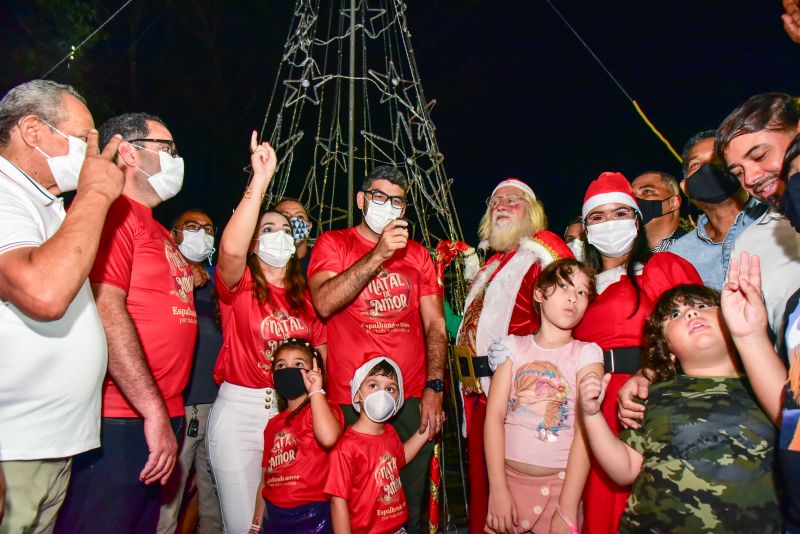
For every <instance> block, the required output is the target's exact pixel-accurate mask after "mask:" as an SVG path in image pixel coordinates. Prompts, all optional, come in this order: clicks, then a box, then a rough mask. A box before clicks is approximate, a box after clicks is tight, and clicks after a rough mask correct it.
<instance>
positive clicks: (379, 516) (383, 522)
mask: <svg viewBox="0 0 800 534" xmlns="http://www.w3.org/2000/svg"><path fill="white" fill-rule="evenodd" d="M405 464H406V455H405V451H404V450H403V443H402V442H401V441H400V437H399V436H398V435H397V432H396V431H395V430H394V428H392V427H391V426H390V425H385V426H384V427H383V434H381V435H378V436H374V435H371V434H362V433H360V432H356V431H355V430H353V427H349V428H348V429H347V430H345V431H344V435H343V436H342V437H341V438H340V439H339V442H338V443H337V444H336V448H335V449H334V450H333V453H331V466H330V471H329V473H328V482H327V483H326V484H325V493H327V494H328V495H331V496H334V497H341V498H342V499H345V500H346V501H347V509H348V511H349V512H350V528H351V529H352V531H353V534H358V533H364V534H367V533H369V534H377V533H383V532H397V531H398V530H399V529H400V528H401V527H402V526H403V525H405V524H406V521H408V507H407V505H406V495H405V492H404V491H403V483H402V482H400V469H402V468H403V466H405Z"/></svg>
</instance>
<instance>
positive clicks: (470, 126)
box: [0, 0, 800, 243]
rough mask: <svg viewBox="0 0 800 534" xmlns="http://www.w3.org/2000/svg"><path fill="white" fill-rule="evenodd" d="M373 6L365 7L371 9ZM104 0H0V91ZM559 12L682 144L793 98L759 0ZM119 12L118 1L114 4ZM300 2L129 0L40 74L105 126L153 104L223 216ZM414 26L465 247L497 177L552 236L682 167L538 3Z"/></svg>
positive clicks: (772, 6) (788, 70)
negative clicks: (603, 201) (598, 200)
mask: <svg viewBox="0 0 800 534" xmlns="http://www.w3.org/2000/svg"><path fill="white" fill-rule="evenodd" d="M373 1H374V0H373ZM123 3H124V2H123V0H118V1H115V2H93V1H86V2H78V1H68V0H52V1H42V0H39V1H33V2H31V1H25V2H24V1H9V2H5V3H4V5H3V6H2V7H0V24H2V26H0V27H2V29H3V32H2V37H0V47H1V48H2V50H3V57H4V58H5V59H6V61H4V69H3V71H4V72H3V73H2V74H0V90H2V92H3V93H5V91H7V90H8V89H9V88H10V87H12V86H13V85H15V84H17V83H19V82H22V81H25V80H29V79H32V78H36V77H40V76H41V75H42V74H43V73H44V72H45V71H47V70H48V69H49V68H50V67H51V66H52V65H54V64H55V63H56V62H57V61H58V60H59V59H60V58H61V57H62V56H63V55H64V54H65V53H66V51H67V50H68V49H69V45H70V44H77V43H79V42H80V41H82V40H83V38H84V37H85V36H86V35H88V33H90V32H91V31H92V30H93V29H94V28H96V27H97V26H98V25H99V23H100V22H102V21H104V20H106V19H107V18H108V17H109V16H110V15H111V13H113V12H114V11H115V10H116V9H117V8H118V7H119V6H121V5H122V4H123ZM554 3H555V4H556V6H557V7H558V8H559V10H561V12H562V14H563V15H564V16H565V17H566V18H567V19H568V20H569V21H570V22H571V23H572V25H573V26H574V27H575V28H576V30H577V31H578V32H579V33H580V34H581V36H582V37H583V38H584V39H585V40H586V41H587V43H588V44H589V45H590V46H591V47H592V48H593V50H594V51H595V53H597V55H598V56H599V57H600V58H601V59H602V60H603V62H604V63H605V64H606V66H607V67H608V69H609V70H610V71H611V72H612V73H613V74H614V75H615V76H616V78H617V79H618V80H619V82H620V83H621V84H622V86H623V87H624V88H625V89H626V90H627V91H628V93H629V94H630V95H631V96H632V97H633V98H634V99H636V100H638V102H639V103H640V105H641V106H642V107H643V108H644V110H645V112H646V113H647V114H648V116H649V117H650V119H651V120H652V121H653V122H654V123H655V124H656V126H657V127H658V128H659V129H660V130H661V132H662V133H663V134H664V135H665V136H666V137H667V138H668V139H669V140H670V141H671V142H672V144H673V146H674V147H675V148H676V150H678V151H679V152H680V150H681V148H682V146H683V144H684V142H685V140H686V139H687V138H688V137H689V136H690V135H692V134H693V133H694V132H696V131H698V130H703V129H709V128H714V127H716V126H717V125H718V124H719V123H720V122H721V120H722V119H723V118H724V117H725V116H726V115H727V114H728V112H729V111H731V110H732V109H733V108H734V107H735V106H736V105H738V104H739V103H741V102H743V101H744V100H745V99H746V98H748V97H749V96H751V95H753V94H756V93H760V92H765V91H771V90H779V91H785V92H789V93H793V92H795V93H796V92H797V85H798V75H797V73H796V67H795V65H796V63H797V61H798V59H800V47H798V46H797V45H794V44H793V43H792V42H791V41H790V40H789V39H788V37H787V36H786V35H785V33H784V32H783V29H782V26H781V20H780V14H781V13H782V8H781V5H780V1H779V0H771V1H768V2H765V1H761V0H758V1H756V0H750V1H748V2H745V1H743V2H718V1H710V0H707V1H697V0H694V1H688V0H680V1H671V2H642V1H617V2H586V1H583V2H567V1H564V0H557V1H555V0H554ZM110 4H113V5H110ZM292 5H293V2H289V1H276V0H273V1H262V2H256V1H241V2H212V1H210V0H208V1H195V2H190V1H173V2H163V1H155V0H135V1H134V2H133V3H132V4H131V5H130V6H128V7H127V8H126V9H125V10H124V11H122V12H121V13H120V15H118V16H117V17H116V18H115V19H114V20H113V21H111V23H109V24H108V25H107V26H106V27H105V28H103V30H101V32H99V33H98V36H97V37H96V38H94V39H92V40H91V41H90V42H89V43H87V45H85V46H84V48H83V49H82V50H81V51H79V53H78V54H77V56H76V58H75V60H74V61H72V62H70V63H69V65H67V64H66V63H65V64H64V65H62V66H61V67H59V68H58V69H56V70H55V71H54V72H53V73H52V74H51V75H50V76H49V77H50V78H51V79H54V80H57V81H62V82H66V83H71V84H73V85H75V86H76V87H77V88H78V89H79V90H80V91H81V92H82V93H83V94H84V95H85V96H86V97H87V99H88V100H89V107H90V109H91V110H92V112H93V114H94V117H95V121H96V123H97V124H98V125H99V124H101V123H102V122H103V121H104V120H105V119H107V118H108V117H110V116H112V115H115V114H118V113H122V112H125V111H147V112H150V113H154V114H156V115H159V116H161V117H162V118H163V119H164V120H165V121H166V122H167V124H168V125H169V127H170V129H171V130H172V132H173V134H174V136H175V139H176V141H177V143H178V147H179V150H180V152H181V155H182V156H183V157H184V159H185V160H186V169H187V171H186V179H185V182H184V190H183V191H182V192H181V193H180V194H179V196H178V197H176V198H175V199H173V200H171V201H169V202H167V203H166V204H165V205H163V206H162V207H160V208H159V209H158V210H157V212H156V213H157V215H158V216H159V217H160V218H161V219H162V222H165V223H166V224H169V222H170V219H171V218H172V217H174V216H175V215H176V214H177V213H179V212H180V211H181V210H183V209H185V208H188V207H194V206H196V207H201V208H205V209H207V210H209V212H210V213H211V215H212V217H213V218H215V220H216V221H217V222H218V223H220V224H221V223H224V221H225V219H226V218H227V217H228V216H229V214H230V212H231V209H233V207H235V205H236V202H237V200H238V198H239V197H240V195H241V192H242V191H243V189H244V186H245V183H246V175H245V174H244V173H243V172H242V167H243V166H244V165H245V164H247V163H248V153H247V141H248V139H249V131H250V130H252V129H254V128H255V129H259V128H260V126H261V122H262V120H263V118H264V113H265V109H266V103H267V100H268V98H269V93H270V91H271V90H272V86H273V83H274V78H275V72H276V70H277V67H278V63H279V59H280V57H281V54H282V51H283V43H284V41H285V39H286V34H287V31H288V27H289V23H290V21H291V17H292ZM407 5H408V10H407V17H408V22H409V27H410V30H411V32H412V44H413V47H414V51H415V57H416V61H417V65H418V68H419V70H420V73H421V77H422V82H423V85H424V90H425V94H426V96H427V97H428V99H436V101H437V104H436V106H435V107H434V108H433V112H432V119H433V122H434V123H435V125H436V127H437V130H436V132H437V139H438V142H439V146H440V149H441V151H442V152H443V153H444V155H445V168H446V171H447V174H448V176H449V177H450V178H451V179H452V180H453V194H454V197H455V200H456V205H457V206H458V208H459V209H458V211H459V213H458V215H459V218H460V220H461V225H462V228H463V229H464V234H465V237H466V238H467V240H468V241H470V242H471V243H475V242H476V241H477V238H476V237H475V234H476V229H477V222H478V219H479V217H480V215H481V214H482V213H483V211H484V209H485V205H484V204H483V200H484V199H485V198H486V196H488V194H489V193H490V192H491V189H492V188H493V186H494V184H496V183H497V182H498V181H499V180H500V179H502V178H503V177H508V176H516V177H519V178H522V179H523V180H525V181H527V182H528V183H529V184H530V185H531V186H532V187H533V189H534V190H535V191H536V193H537V195H538V196H539V197H540V198H541V199H542V200H543V202H544V204H545V208H546V211H547V213H548V216H549V218H550V221H551V228H552V229H553V230H554V231H556V232H558V233H561V232H562V231H563V227H564V225H565V224H566V222H567V221H568V220H569V219H570V218H572V217H573V216H575V215H577V214H578V213H579V210H580V205H581V203H582V199H583V193H584V191H585V189H586V186H587V185H588V183H589V181H590V180H592V179H593V178H594V177H596V176H597V175H598V174H599V173H600V172H602V171H605V170H616V171H621V172H622V173H624V174H625V175H626V176H628V177H629V178H633V177H634V176H636V174H638V173H639V172H641V171H644V170H648V169H654V170H663V171H667V172H670V173H672V174H675V175H679V174H680V167H679V164H678V162H677V161H676V160H675V159H674V157H673V156H672V155H671V154H670V153H669V152H668V151H667V149H666V148H665V147H664V146H663V145H662V144H661V142H660V141H659V140H658V139H657V138H656V137H655V136H654V135H653V134H652V133H650V131H649V129H648V128H647V126H646V125H645V124H644V123H643V122H642V120H641V119H640V118H639V117H638V115H637V114H636V112H635V110H634V109H633V107H632V105H631V104H630V102H629V101H628V100H627V98H626V97H625V96H624V95H623V94H622V93H621V91H620V90H619V88H618V87H617V86H616V85H615V84H614V82H613V81H611V80H610V79H609V78H608V76H607V75H606V74H605V73H604V72H603V71H602V69H601V68H600V66H599V65H598V64H597V63H596V62H595V61H594V60H593V59H592V58H591V56H590V55H589V53H588V52H587V51H586V50H585V49H584V48H583V47H582V46H581V45H580V43H579V42H578V41H577V39H576V38H575V36H573V35H572V33H571V32H570V31H569V30H568V29H567V27H566V26H565V25H564V24H563V23H562V21H561V20H560V19H559V18H558V17H557V16H556V14H555V13H554V12H553V10H552V9H551V8H550V6H549V5H548V4H547V2H546V1H544V0H535V1H530V2H512V1H507V2H506V1H500V0H463V1H456V0H450V1H436V0H409V1H408V2H407Z"/></svg>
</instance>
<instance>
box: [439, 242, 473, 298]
mask: <svg viewBox="0 0 800 534" xmlns="http://www.w3.org/2000/svg"><path fill="white" fill-rule="evenodd" d="M468 248H470V246H469V245H468V244H466V243H464V242H463V241H450V240H449V239H448V240H446V241H439V243H438V244H437V245H436V258H435V260H434V267H435V268H436V278H437V280H439V285H441V286H444V270H445V269H446V268H447V266H448V265H450V263H451V262H452V261H453V260H454V259H455V258H456V256H458V253H459V252H462V253H463V252H464V251H466V250H467V249H468Z"/></svg>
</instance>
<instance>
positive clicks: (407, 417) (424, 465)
mask: <svg viewBox="0 0 800 534" xmlns="http://www.w3.org/2000/svg"><path fill="white" fill-rule="evenodd" d="M419 401H420V399H419V398H418V397H409V398H408V399H406V402H405V403H404V404H403V407H402V408H401V409H400V413H398V414H397V415H396V416H395V417H394V419H392V422H391V424H392V426H393V427H394V429H395V430H396V431H397V434H398V435H399V436H400V440H401V441H405V440H407V439H408V438H410V437H411V435H412V434H413V433H414V432H416V431H417V430H419V425H420V423H421V421H422V418H421V417H420V415H419ZM341 407H342V412H343V414H344V422H345V425H347V426H350V425H352V424H353V423H355V422H356V421H357V420H358V414H357V413H356V411H355V409H353V406H352V405H350V404H342V405H341ZM431 455H433V442H432V441H429V442H427V443H425V446H423V447H422V449H420V451H419V453H418V454H417V455H416V456H415V457H414V459H413V460H412V461H411V463H410V464H408V465H406V466H405V467H404V468H403V469H401V470H400V480H401V481H402V482H403V491H404V492H405V494H406V503H407V504H408V523H406V531H408V532H409V534H416V533H417V532H420V533H421V532H428V528H427V525H425V528H423V527H422V526H420V521H421V520H422V509H423V508H422V507H423V504H427V502H424V499H425V496H426V495H427V491H426V490H427V489H428V484H429V480H428V469H429V468H430V464H431Z"/></svg>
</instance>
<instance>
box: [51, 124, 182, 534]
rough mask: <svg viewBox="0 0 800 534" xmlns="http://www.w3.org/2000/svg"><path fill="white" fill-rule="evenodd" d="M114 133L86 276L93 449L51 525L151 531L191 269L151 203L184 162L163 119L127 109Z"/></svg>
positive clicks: (177, 183) (169, 450) (171, 189)
mask: <svg viewBox="0 0 800 534" xmlns="http://www.w3.org/2000/svg"><path fill="white" fill-rule="evenodd" d="M116 134H119V135H121V136H122V138H123V142H122V143H120V145H119V149H118V151H117V157H116V163H117V166H118V167H119V168H120V169H121V170H122V173H123V174H124V176H125V185H124V187H123V190H122V195H121V196H120V197H119V198H118V199H117V200H116V201H115V202H114V204H112V206H111V208H110V209H109V211H108V217H107V218H106V224H105V226H104V227H103V233H102V238H101V240H100V247H99V250H98V253H97V258H96V260H95V263H94V266H93V268H92V271H91V273H90V274H89V280H90V281H91V283H92V290H93V291H94V296H95V300H96V302H97V309H98V311H99V313H100V319H101V320H102V322H103V327H104V328H105V332H106V337H107V339H108V376H107V378H106V381H105V385H104V390H103V411H102V415H103V418H102V421H101V429H102V430H101V432H102V436H103V442H102V445H101V448H100V449H98V450H95V451H91V452H89V453H84V454H81V455H79V456H76V457H75V460H74V465H73V479H72V483H71V485H70V489H69V492H68V494H67V499H66V501H65V503H64V506H63V507H62V509H61V512H60V513H59V517H58V522H57V524H56V532H81V533H85V532H89V533H91V532H152V531H154V530H155V528H156V524H157V522H158V515H159V507H160V501H161V486H162V485H163V484H166V482H167V480H168V479H169V476H170V474H171V473H172V470H173V467H174V465H175V461H176V456H177V452H178V442H177V439H176V435H177V434H178V433H179V430H180V428H181V426H182V424H183V415H184V408H183V397H182V394H183V390H184V388H185V387H186V383H187V381H188V378H189V371H190V368H191V365H192V357H193V354H194V344H195V338H196V337H197V313H196V311H195V306H194V297H193V289H194V276H193V273H192V270H191V268H190V267H189V265H188V263H187V262H186V260H185V259H184V257H183V255H181V253H180V251H179V250H178V248H177V247H176V246H175V243H174V242H173V241H172V237H171V236H170V234H169V232H168V231H167V230H166V228H164V227H163V226H162V225H160V224H159V223H158V222H156V220H155V219H154V218H153V214H152V209H153V208H154V207H156V206H157V205H159V204H160V203H161V202H163V201H165V200H168V199H170V198H171V197H173V196H174V195H175V194H177V193H178V191H180V188H181V185H182V183H183V160H182V159H180V158H179V157H178V156H177V153H176V151H175V142H174V140H173V138H172V134H171V133H170V131H169V129H168V128H167V126H166V125H165V124H164V122H163V121H162V120H161V119H159V118H158V117H155V116H153V115H148V114H145V113H128V114H124V115H120V116H117V117H114V118H112V119H109V120H108V121H107V122H106V123H105V124H104V125H103V126H101V127H100V138H101V140H102V139H108V138H110V137H111V136H112V135H116Z"/></svg>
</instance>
